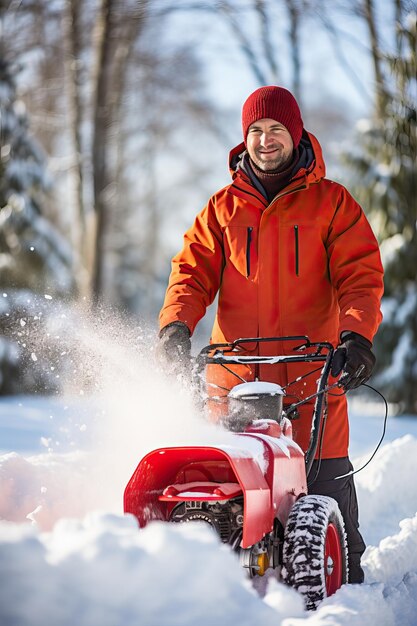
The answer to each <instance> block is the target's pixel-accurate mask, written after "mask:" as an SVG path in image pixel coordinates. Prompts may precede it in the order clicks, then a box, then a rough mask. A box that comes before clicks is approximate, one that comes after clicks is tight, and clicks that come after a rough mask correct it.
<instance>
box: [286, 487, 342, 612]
mask: <svg viewBox="0 0 417 626" xmlns="http://www.w3.org/2000/svg"><path fill="white" fill-rule="evenodd" d="M281 576H282V579H283V581H284V582H285V583H286V584H287V585H290V586H291V587H293V588H294V589H296V590H297V591H298V592H299V593H301V594H302V595H303V596H304V600H305V605H306V608H307V609H308V610H314V609H316V608H317V606H318V604H319V603H320V602H321V601H322V600H323V599H324V598H326V597H327V596H329V595H332V594H333V593H335V591H337V589H338V588H339V587H341V585H343V584H344V583H346V582H347V577H348V565H347V543H346V535H345V529H344V524H343V518H342V515H341V513H340V511H339V507H338V505H337V502H336V501H335V500H333V498H329V497H328V496H316V495H309V496H303V497H302V498H300V500H297V502H296V503H295V504H294V506H293V508H292V509H291V512H290V515H289V517H288V522H287V525H286V527H285V533H284V545H283V554H282V571H281Z"/></svg>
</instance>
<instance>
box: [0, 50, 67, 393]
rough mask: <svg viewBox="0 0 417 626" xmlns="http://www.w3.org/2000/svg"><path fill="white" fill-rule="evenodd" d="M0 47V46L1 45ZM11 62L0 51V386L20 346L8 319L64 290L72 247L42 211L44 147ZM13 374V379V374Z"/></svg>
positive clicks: (5, 385)
mask: <svg viewBox="0 0 417 626" xmlns="http://www.w3.org/2000/svg"><path fill="white" fill-rule="evenodd" d="M0 52H1V51H0ZM14 70H15V68H12V66H11V64H10V62H9V61H8V60H7V59H6V58H5V56H4V54H3V55H0V285H1V290H2V293H1V294H0V297H1V300H2V301H1V305H2V306H1V309H0V330H1V334H2V335H3V337H2V340H1V341H0V390H1V391H3V393H5V392H9V391H13V390H14V387H15V385H14V386H13V384H12V383H13V380H14V381H16V380H18V377H17V370H18V369H19V367H20V363H19V358H20V354H21V349H20V347H19V342H18V341H16V340H15V337H14V334H16V333H14V332H13V322H15V321H16V320H18V319H19V317H20V318H21V316H22V314H24V311H25V309H27V306H28V302H34V301H35V300H36V294H45V293H47V294H53V295H57V296H64V295H65V296H69V295H71V293H72V292H73V289H74V281H73V276H72V272H71V269H72V257H71V250H70V247H69V246H68V244H67V243H66V241H65V240H64V239H63V237H62V236H61V235H60V234H59V233H58V231H57V230H56V228H55V227H54V226H53V225H52V224H51V222H50V221H48V219H47V218H46V217H45V216H44V215H42V201H43V199H44V195H45V193H46V190H47V188H48V179H47V175H46V169H45V158H44V156H43V153H42V151H41V149H40V147H39V146H38V144H37V143H36V141H35V140H34V139H33V138H32V137H31V136H30V133H29V124H28V119H27V116H26V114H25V108H24V104H23V102H22V101H20V100H19V98H18V97H17V92H16V83H15V75H16V71H14ZM12 378H13V380H12Z"/></svg>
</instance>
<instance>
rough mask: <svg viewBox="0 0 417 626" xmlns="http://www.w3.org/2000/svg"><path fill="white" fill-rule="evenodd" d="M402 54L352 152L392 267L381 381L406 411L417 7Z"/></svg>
mask: <svg viewBox="0 0 417 626" xmlns="http://www.w3.org/2000/svg"><path fill="white" fill-rule="evenodd" d="M398 41H400V42H401V44H400V45H399V50H398V52H397V54H396V55H395V56H394V55H386V56H385V57H384V62H385V69H386V73H387V76H389V78H388V80H387V81H386V87H387V89H388V93H387V94H386V99H385V102H384V108H383V112H382V114H381V113H380V114H379V116H378V117H377V118H376V119H374V120H369V121H366V122H363V123H362V124H361V125H360V127H359V131H360V132H359V138H358V144H357V145H358V150H359V152H358V154H356V155H354V157H353V158H350V159H349V161H350V163H351V165H353V167H354V169H355V171H356V175H357V178H356V180H357V181H360V182H359V183H357V186H356V195H357V197H358V198H359V200H360V201H361V202H362V203H363V205H364V206H366V207H368V208H369V215H370V217H371V220H372V223H373V226H374V228H375V230H376V232H377V235H378V237H379V239H380V241H381V253H382V257H383V263H384V268H385V298H384V301H383V313H384V321H383V323H382V326H381V330H380V332H379V334H378V335H377V339H376V345H375V348H376V350H377V354H378V357H379V358H378V362H379V370H378V371H379V376H378V378H377V382H378V384H379V386H380V387H381V389H383V390H384V392H385V394H386V396H387V398H388V399H389V400H390V401H392V402H395V403H398V405H399V409H400V412H402V413H417V315H416V311H417V231H416V198H417V171H416V156H417V125H416V120H417V112H416V103H417V88H416V71H417V62H416V50H417V37H416V14H415V13H413V14H409V15H408V17H407V21H406V25H405V26H404V27H401V28H399V32H398Z"/></svg>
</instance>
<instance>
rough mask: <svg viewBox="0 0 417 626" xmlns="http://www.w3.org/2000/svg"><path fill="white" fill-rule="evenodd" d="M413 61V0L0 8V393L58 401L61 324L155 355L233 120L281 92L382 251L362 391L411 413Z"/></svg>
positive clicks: (64, 362)
mask: <svg viewBox="0 0 417 626" xmlns="http://www.w3.org/2000/svg"><path fill="white" fill-rule="evenodd" d="M416 49H417V40H416V3H415V2H414V1H410V0H213V1H209V0H206V1H204V0H194V1H193V0H136V1H134V0H0V140H1V141H0V148H1V153H0V394H3V395H4V394H11V393H58V392H59V389H60V371H61V370H65V368H66V367H67V366H68V362H69V361H68V359H67V358H66V352H65V350H62V338H61V339H60V340H59V341H58V339H59V336H58V335H57V334H56V333H57V330H56V328H57V326H56V321H57V320H58V319H60V320H62V319H63V318H68V317H69V316H70V317H71V318H72V323H74V319H77V320H78V321H79V323H81V322H80V320H82V314H83V313H82V312H85V314H88V315H90V316H93V317H94V318H95V319H96V323H97V324H99V325H101V326H104V327H105V325H106V324H107V323H109V319H110V318H109V315H110V316H118V317H119V318H121V319H123V323H124V324H126V327H130V328H133V329H139V330H140V329H142V330H143V329H144V328H146V329H150V331H149V333H148V335H147V337H148V340H149V343H150V344H151V343H152V341H153V340H154V338H155V333H154V330H155V328H156V320H157V314H158V311H159V308H160V306H161V304H162V299H163V294H164V290H165V287H166V282H167V278H168V274H169V271H170V259H171V257H172V256H173V254H174V253H175V252H176V251H177V250H178V249H179V247H180V245H181V236H182V233H183V232H184V231H185V229H186V228H188V227H189V226H190V225H191V223H192V220H193V218H194V216H195V214H196V213H197V212H198V211H199V210H200V209H201V208H202V207H203V205H204V204H205V202H206V201H207V198H208V197H209V196H210V195H211V194H212V193H213V192H214V191H215V190H216V189H218V188H220V187H222V186H223V185H225V184H227V182H228V180H229V174H228V166H227V156H228V152H229V150H230V149H231V148H232V147H233V146H235V145H237V144H238V143H239V142H240V141H241V127H240V112H241V106H242V103H243V101H244V100H245V98H246V97H247V95H248V94H249V93H250V92H251V91H253V90H254V89H256V88H257V87H258V86H260V85H263V84H279V85H282V86H285V87H287V88H288V89H290V90H291V91H292V92H293V93H294V94H295V95H296V97H297V99H298V101H299V103H300V105H301V109H302V112H303V118H304V122H305V126H306V128H307V129H308V130H310V131H311V132H313V133H314V134H315V135H316V136H318V138H319V140H320V142H321V144H322V146H323V149H324V157H325V161H326V164H327V168H328V175H329V177H331V178H333V179H335V180H337V181H338V182H341V183H342V184H345V185H346V186H347V187H348V189H349V190H350V191H351V192H352V193H353V195H354V196H355V197H356V199H357V200H358V201H359V202H360V203H361V204H362V206H363V207H364V209H365V211H366V213H367V216H368V218H369V219H370V221H371V223H372V226H373V228H374V231H375V233H376V235H377V237H378V240H379V242H380V245H381V252H382V257H383V263H384V267H385V272H386V277H385V297H384V301H383V313H384V321H383V324H382V327H381V330H380V332H379V333H378V335H377V338H376V341H375V346H374V347H375V351H376V354H377V358H378V368H377V371H376V374H375V376H374V377H373V382H374V384H376V386H378V388H380V389H381V390H382V391H383V392H384V393H385V395H386V396H387V398H388V400H389V401H390V402H391V403H392V405H393V407H394V411H395V412H397V413H398V414H402V413H408V414H410V413H411V414H417V384H416V383H417V315H416V310H417V280H416V268H417V233H416V217H417V216H416V212H417V208H416V207H417V175H416V154H417V152H416V145H417V133H416V102H417V87H416V72H417V63H416ZM109 311H110V312H111V313H110V314H109ZM75 312H77V313H75ZM80 312H81V313H80ZM74 316H75V317H74ZM77 316H78V317H77ZM75 323H77V322H75ZM60 329H61V332H64V333H70V326H68V325H67V327H66V328H64V330H63V326H62V323H61V326H60ZM152 329H153V331H152ZM142 330H140V332H142ZM198 330H199V333H200V334H201V335H202V336H203V337H204V338H205V340H207V338H208V333H209V323H208V322H207V321H206V322H204V321H203V322H201V323H200V327H199V329H198ZM147 332H148V331H147ZM139 334H140V333H139ZM72 362H73V361H71V363H72ZM87 375H88V372H87Z"/></svg>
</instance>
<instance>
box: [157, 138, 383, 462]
mask: <svg viewBox="0 0 417 626" xmlns="http://www.w3.org/2000/svg"><path fill="white" fill-rule="evenodd" d="M302 141H303V142H304V144H305V145H308V147H309V150H310V153H311V155H312V156H311V158H310V162H309V163H308V164H307V166H306V167H305V168H301V169H299V170H298V172H296V174H295V175H294V176H293V177H292V179H291V181H290V182H289V183H288V185H287V186H286V187H285V188H284V189H283V190H282V191H280V192H279V193H278V195H277V196H276V197H275V198H274V199H273V201H272V202H270V203H269V202H268V201H267V200H266V198H265V197H264V195H263V194H262V193H261V192H260V191H258V189H256V188H255V187H254V186H253V184H252V183H251V180H250V178H249V177H248V175H247V174H246V173H245V171H244V170H243V169H242V168H240V167H239V166H238V167H232V168H231V173H232V177H233V182H232V183H231V184H230V185H228V186H227V187H225V188H224V189H221V190H220V191H218V192H217V193H216V194H214V196H212V198H211V199H210V201H209V202H208V204H207V206H206V207H205V208H204V209H203V210H202V211H201V213H200V214H199V215H198V216H197V218H196V220H195V222H194V225H193V226H192V227H191V228H190V230H189V231H188V232H187V233H186V234H185V237H184V247H183V249H182V250H181V252H179V254H177V255H176V256H175V257H174V259H173V262H172V272H171V276H170V279H169V285H168V289H167V292H166V297H165V302H164V305H163V308H162V310H161V313H160V327H161V328H163V327H164V326H166V325H167V324H169V323H171V322H174V321H181V322H184V323H185V324H187V326H188V328H189V329H190V331H191V333H192V332H193V331H194V329H195V326H196V324H197V323H198V321H199V320H200V319H201V318H202V317H203V315H204V314H205V311H206V308H207V306H209V305H210V304H211V302H212V301H213V300H214V298H215V296H216V294H217V293H218V294H219V300H218V309H217V315H216V319H215V323H214V327H213V332H212V336H211V341H212V342H215V343H217V342H223V341H232V340H234V339H236V338H239V337H257V336H264V337H266V336H283V335H308V336H309V337H310V339H311V340H312V341H329V342H331V343H332V344H333V345H335V346H336V345H337V344H338V342H339V338H340V334H341V333H342V332H343V331H354V332H357V333H359V334H361V335H363V336H364V337H366V338H367V339H369V340H370V341H371V342H372V339H373V337H374V334H375V333H376V331H377V328H378V326H379V324H380V321H381V319H382V316H381V312H380V300H381V296H382V292H383V270H382V265H381V260H380V255H379V249H378V244H377V241H376V239H375V237H374V235H373V232H372V230H371V228H370V226H369V223H368V221H367V219H366V217H365V215H364V213H363V211H362V209H361V207H360V206H359V205H358V204H357V203H356V202H355V200H354V199H353V198H352V196H351V195H350V194H349V193H348V191H347V190H346V189H345V188H344V187H343V186H342V185H339V184H338V183H335V182H333V181H331V180H328V179H326V178H324V176H325V166H324V162H323V159H322V153H321V148H320V145H319V143H318V141H317V139H316V138H315V137H314V136H313V135H311V134H307V133H306V132H304V135H303V140H302ZM244 150H245V146H244V144H241V145H239V146H237V148H235V149H234V150H232V152H231V155H230V157H231V160H230V162H231V164H234V163H235V162H236V161H237V160H238V155H241V154H242V153H243V152H244ZM260 346H261V347H260V348H258V347H255V346H254V347H253V348H254V349H256V350H258V351H259V350H260V351H261V352H260V353H261V354H272V353H275V354H280V353H282V352H286V353H288V352H290V351H291V349H292V347H294V344H291V345H290V344H288V345H284V346H282V345H281V344H280V345H279V347H278V345H273V344H260ZM239 367H241V366H239ZM315 367H317V364H315ZM211 368H212V369H214V368H216V366H211ZM216 369H222V368H218V367H217V368H216ZM247 369H248V370H249V368H247ZM311 369H312V365H311V364H308V365H306V364H288V365H282V364H281V365H273V366H266V365H264V366H261V369H260V371H256V372H255V371H253V370H252V369H250V371H248V372H246V374H247V376H246V375H245V377H249V379H251V378H252V379H253V377H254V376H259V377H260V379H261V380H270V381H273V382H278V383H280V384H281V385H287V383H288V382H289V381H292V380H293V379H294V378H296V377H298V376H300V375H302V374H305V373H306V372H307V371H311ZM240 373H241V374H242V373H244V372H242V371H240ZM209 375H210V376H211V380H214V382H216V383H218V384H221V385H222V386H226V387H227V386H228V387H229V388H230V387H232V386H233V385H235V384H237V383H238V382H239V380H237V379H236V378H234V377H233V376H232V375H227V373H226V375H225V374H224V372H222V373H221V375H218V374H217V375H216V374H215V373H213V372H211V374H210V373H209ZM317 375H318V374H317V373H316V374H315V375H314V374H313V375H312V376H309V377H307V378H306V379H302V380H300V381H298V382H297V383H296V384H293V385H291V386H290V387H288V388H287V394H288V402H293V401H296V400H297V399H303V397H304V398H305V397H307V396H308V395H310V394H312V393H314V391H315V388H316V379H317ZM313 404H314V401H313V400H312V403H311V404H310V403H308V404H306V405H303V406H302V407H300V417H299V419H297V420H295V421H294V422H293V432H294V436H295V439H296V441H298V443H299V444H300V445H301V447H302V448H303V449H304V450H306V449H307V447H308V442H309V438H310V429H311V415H312V406H313ZM328 405H329V409H328V420H327V425H326V429H325V433H324V438H323V447H322V457H323V458H337V457H343V456H347V454H348V440H349V432H348V418H347V408H346V400H345V397H344V396H343V395H339V396H335V395H329V403H328Z"/></svg>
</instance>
